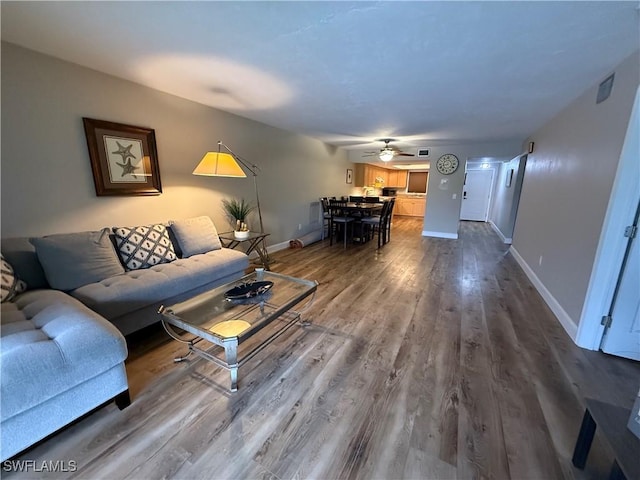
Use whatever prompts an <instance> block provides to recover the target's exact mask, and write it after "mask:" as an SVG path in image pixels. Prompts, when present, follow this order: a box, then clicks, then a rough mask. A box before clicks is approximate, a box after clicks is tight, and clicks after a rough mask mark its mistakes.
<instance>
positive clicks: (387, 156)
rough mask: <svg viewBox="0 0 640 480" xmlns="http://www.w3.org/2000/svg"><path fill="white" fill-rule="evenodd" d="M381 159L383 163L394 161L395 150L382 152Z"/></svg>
mask: <svg viewBox="0 0 640 480" xmlns="http://www.w3.org/2000/svg"><path fill="white" fill-rule="evenodd" d="M379 157H380V160H382V161H383V162H388V161H390V160H392V159H393V150H386V149H385V150H382V151H381V152H380V155H379Z"/></svg>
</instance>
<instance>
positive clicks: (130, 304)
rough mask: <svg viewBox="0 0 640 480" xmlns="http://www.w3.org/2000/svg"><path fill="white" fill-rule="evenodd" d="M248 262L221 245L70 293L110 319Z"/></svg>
mask: <svg viewBox="0 0 640 480" xmlns="http://www.w3.org/2000/svg"><path fill="white" fill-rule="evenodd" d="M248 265H249V257H247V255H246V254H244V253H242V252H240V251H237V250H231V249H229V248H222V249H220V250H215V251H212V252H207V253H204V254H198V255H193V256H191V257H189V258H181V259H178V260H175V261H173V262H171V263H163V264H160V265H155V266H153V267H151V268H149V269H146V270H133V271H130V272H127V273H126V274H124V275H118V276H116V277H111V278H107V279H105V280H102V281H100V282H97V283H92V284H89V285H84V286H82V287H80V288H78V289H76V290H73V291H72V292H69V293H70V294H71V295H73V296H74V297H75V298H77V299H78V300H80V301H81V302H82V303H84V304H85V305H87V306H88V307H89V308H91V309H92V310H94V311H96V312H98V313H99V314H101V315H103V316H104V317H105V318H107V319H113V318H117V317H119V316H120V315H124V314H126V313H129V312H133V311H135V310H139V309H141V308H144V307H146V306H149V305H153V304H155V303H158V302H163V301H164V300H165V299H167V298H171V297H174V296H176V295H179V294H180V293H183V292H186V291H189V290H193V289H195V288H198V287H199V286H201V285H206V284H207V283H210V282H212V281H214V280H215V279H217V278H223V277H226V276H227V275H231V274H233V273H236V272H238V271H242V270H244V269H245V268H247V266H248Z"/></svg>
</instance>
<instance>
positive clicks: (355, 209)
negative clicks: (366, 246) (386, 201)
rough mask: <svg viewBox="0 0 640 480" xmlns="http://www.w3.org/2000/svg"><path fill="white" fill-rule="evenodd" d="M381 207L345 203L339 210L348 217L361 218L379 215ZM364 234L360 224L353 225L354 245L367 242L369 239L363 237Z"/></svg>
mask: <svg viewBox="0 0 640 480" xmlns="http://www.w3.org/2000/svg"><path fill="white" fill-rule="evenodd" d="M382 205H383V203H366V202H347V203H346V204H342V206H340V207H339V208H341V209H342V211H343V212H344V213H345V214H346V215H348V216H351V217H354V218H362V217H369V216H371V215H375V214H376V213H379V212H380V211H381V210H382ZM365 233H366V232H365V231H364V229H363V226H362V224H360V223H356V225H354V231H353V236H352V241H353V242H354V243H365V242H366V241H367V240H369V237H368V236H367V235H365Z"/></svg>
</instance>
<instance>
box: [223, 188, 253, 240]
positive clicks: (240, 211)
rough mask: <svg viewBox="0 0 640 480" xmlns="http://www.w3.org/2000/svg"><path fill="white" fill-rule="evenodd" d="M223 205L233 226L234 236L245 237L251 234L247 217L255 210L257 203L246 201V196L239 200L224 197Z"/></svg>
mask: <svg viewBox="0 0 640 480" xmlns="http://www.w3.org/2000/svg"><path fill="white" fill-rule="evenodd" d="M222 206H223V207H224V211H225V213H226V214H227V217H228V218H229V221H230V222H231V224H232V226H233V236H234V237H236V238H237V239H239V240H241V239H245V238H247V237H248V236H249V226H248V225H247V217H248V216H249V214H250V213H251V212H253V211H254V210H255V208H256V207H255V205H252V204H251V203H249V202H247V201H245V199H244V198H241V199H240V200H237V199H235V198H232V199H230V200H229V199H226V198H225V199H223V200H222Z"/></svg>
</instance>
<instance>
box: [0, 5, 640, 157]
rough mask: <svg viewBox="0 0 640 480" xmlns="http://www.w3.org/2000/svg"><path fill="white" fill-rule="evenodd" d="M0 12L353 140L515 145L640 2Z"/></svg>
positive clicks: (67, 46)
mask: <svg viewBox="0 0 640 480" xmlns="http://www.w3.org/2000/svg"><path fill="white" fill-rule="evenodd" d="M1 9H2V11H1V13H2V39H3V40H6V41H9V42H12V43H15V44H18V45H21V46H24V47H26V48H30V49H33V50H36V51H39V52H43V53H46V54H49V55H52V56H55V57H58V58H61V59H64V60H68V61H70V62H74V63H77V64H80V65H85V66H87V67H90V68H93V69H96V70H99V71H102V72H105V73H109V74H112V75H115V76H118V77H122V78H125V79H128V80H131V81H134V82H137V83H140V84H143V85H148V86H150V87H152V88H155V89H158V90H161V91H164V92H168V93H171V94H174V95H178V96H180V97H184V98H187V99H191V100H194V101H196V102H200V103H202V104H205V105H210V106H213V107H217V108H220V109H222V110H226V111H229V112H233V113H236V114H238V115H241V116H244V117H247V118H251V119H254V120H258V121H260V122H263V123H266V124H269V125H273V126H276V127H281V128H284V129H287V130H290V131H295V132H300V133H303V134H307V135H310V136H313V137H316V138H319V139H321V140H324V141H326V142H328V143H330V144H334V145H338V146H343V147H345V148H347V149H358V150H360V149H362V150H371V148H372V147H376V148H380V147H381V146H382V144H381V143H379V142H378V143H375V142H374V140H375V139H377V138H381V137H393V138H396V139H398V141H397V142H396V143H395V145H397V146H399V147H401V148H403V149H404V150H405V151H414V150H415V148H414V147H433V146H437V145H453V144H460V143H463V144H470V143H475V142H503V141H522V140H524V138H525V137H526V136H528V135H529V134H531V133H533V132H534V131H535V130H536V129H537V128H538V127H540V126H541V125H542V124H544V123H545V122H546V121H547V120H549V119H550V118H552V117H553V116H554V115H555V114H556V113H558V112H559V111H560V110H561V109H562V108H564V107H565V106H566V105H567V104H568V103H569V102H571V101H572V100H573V99H574V98H576V97H577V96H578V95H580V94H581V93H582V92H584V91H585V90H586V89H587V88H589V87H591V86H592V85H594V84H595V83H597V82H598V81H600V80H602V79H604V78H605V77H606V76H607V75H608V74H609V73H610V71H611V70H612V68H613V67H615V66H616V65H617V64H618V63H620V61H622V60H623V59H624V58H625V57H627V56H628V55H630V54H631V53H633V51H634V50H636V49H638V48H639V46H640V40H639V38H640V37H639V28H638V2H614V1H606V2H479V1H478V2H6V1H3V2H2V4H1ZM412 149H413V150H412ZM406 160H408V161H413V160H412V159H411V158H407V159H406Z"/></svg>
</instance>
